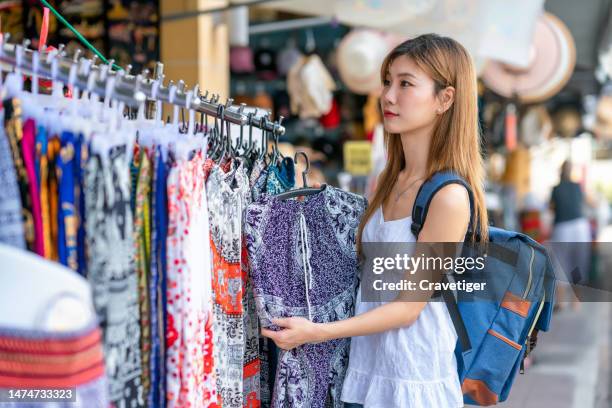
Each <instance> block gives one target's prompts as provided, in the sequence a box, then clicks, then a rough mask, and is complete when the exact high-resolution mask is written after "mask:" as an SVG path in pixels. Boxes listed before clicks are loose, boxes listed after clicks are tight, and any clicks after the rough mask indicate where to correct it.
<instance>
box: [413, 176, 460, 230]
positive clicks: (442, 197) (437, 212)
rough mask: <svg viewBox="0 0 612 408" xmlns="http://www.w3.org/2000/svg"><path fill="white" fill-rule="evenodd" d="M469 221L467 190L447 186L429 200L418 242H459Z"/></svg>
mask: <svg viewBox="0 0 612 408" xmlns="http://www.w3.org/2000/svg"><path fill="white" fill-rule="evenodd" d="M469 221H470V199H469V195H468V192H467V189H466V188H465V187H463V186H462V185H459V184H449V185H446V186H444V187H442V188H441V189H440V191H438V192H437V193H436V194H435V195H434V197H433V198H432V200H431V204H430V205H429V210H428V211H427V218H426V220H425V224H424V225H423V230H422V231H421V234H419V240H421V241H423V242H459V241H462V240H463V237H464V236H465V232H466V230H467V227H468V223H469Z"/></svg>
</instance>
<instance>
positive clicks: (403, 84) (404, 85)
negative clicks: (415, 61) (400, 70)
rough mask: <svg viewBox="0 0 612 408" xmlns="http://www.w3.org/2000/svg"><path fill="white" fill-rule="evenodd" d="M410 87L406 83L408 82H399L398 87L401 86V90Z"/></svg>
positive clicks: (408, 83)
mask: <svg viewBox="0 0 612 408" xmlns="http://www.w3.org/2000/svg"><path fill="white" fill-rule="evenodd" d="M410 85H411V84H410V82H408V81H402V82H400V86H401V87H402V88H406V87H408V86H410Z"/></svg>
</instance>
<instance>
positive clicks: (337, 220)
mask: <svg viewBox="0 0 612 408" xmlns="http://www.w3.org/2000/svg"><path fill="white" fill-rule="evenodd" d="M365 207H366V200H365V199H364V198H363V197H360V196H358V195H355V194H352V193H348V192H345V191H342V190H339V189H337V188H334V187H330V186H326V188H325V189H324V190H323V191H322V192H321V193H319V194H317V195H314V196H307V197H306V198H305V201H297V200H284V201H283V200H279V199H278V198H277V197H275V196H272V195H266V196H263V197H262V198H260V199H259V200H258V201H256V202H254V203H252V204H251V205H249V207H248V209H247V214H246V226H245V230H246V239H247V250H248V253H249V260H250V263H251V279H252V282H253V286H254V294H255V301H256V304H257V313H258V315H259V318H260V321H261V325H262V326H263V327H268V328H272V329H275V328H276V327H274V326H273V325H272V323H271V319H273V318H278V317H288V316H303V317H306V318H309V319H310V320H312V321H314V322H329V321H335V320H342V319H346V318H348V317H350V316H352V314H353V312H354V301H355V289H356V287H357V255H356V252H355V235H356V231H357V227H358V225H359V221H360V219H361V216H362V215H363V212H364V210H365ZM349 345H350V339H336V340H332V341H327V342H323V343H318V344H305V345H303V346H301V347H298V348H296V349H293V350H291V351H288V352H287V351H281V354H280V356H279V362H278V367H277V372H276V381H275V386H274V395H273V398H272V406H273V407H292V408H300V407H304V408H306V407H308V408H317V407H324V406H326V399H327V397H328V395H330V396H331V401H329V402H331V405H332V406H335V407H341V406H342V402H341V401H340V393H341V391H342V383H343V380H344V373H345V371H346V367H347V363H348V353H349Z"/></svg>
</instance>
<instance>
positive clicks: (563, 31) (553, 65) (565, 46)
mask: <svg viewBox="0 0 612 408" xmlns="http://www.w3.org/2000/svg"><path fill="white" fill-rule="evenodd" d="M575 64H576V47H575V44H574V39H573V38H572V35H571V33H570V32H569V30H568V29H567V27H566V26H565V24H564V23H563V22H562V21H561V20H559V18H557V17H555V16H554V15H552V14H550V13H543V14H542V15H541V16H540V18H539V20H538V22H537V24H536V27H535V30H534V36H533V40H532V45H531V51H530V62H529V64H528V65H527V66H526V67H525V68H519V67H516V66H512V65H508V64H504V63H502V62H499V61H489V63H488V64H487V66H486V67H485V69H484V72H483V74H482V80H483V81H484V83H485V84H486V85H487V87H489V88H490V89H492V90H493V91H494V92H496V93H498V94H499V95H502V96H505V97H512V96H513V95H514V94H516V96H517V97H518V98H519V100H520V101H521V102H525V103H533V102H541V101H544V100H546V99H549V98H550V97H552V96H553V95H555V94H556V93H557V92H559V91H560V90H561V88H563V86H564V85H565V84H566V83H567V81H568V80H569V78H570V76H571V75H572V72H573V71H574V66H575Z"/></svg>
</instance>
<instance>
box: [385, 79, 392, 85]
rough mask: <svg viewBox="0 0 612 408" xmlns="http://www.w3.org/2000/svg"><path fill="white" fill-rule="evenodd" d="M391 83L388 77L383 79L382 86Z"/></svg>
mask: <svg viewBox="0 0 612 408" xmlns="http://www.w3.org/2000/svg"><path fill="white" fill-rule="evenodd" d="M389 85H391V81H389V80H388V79H385V80H383V86H389Z"/></svg>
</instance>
